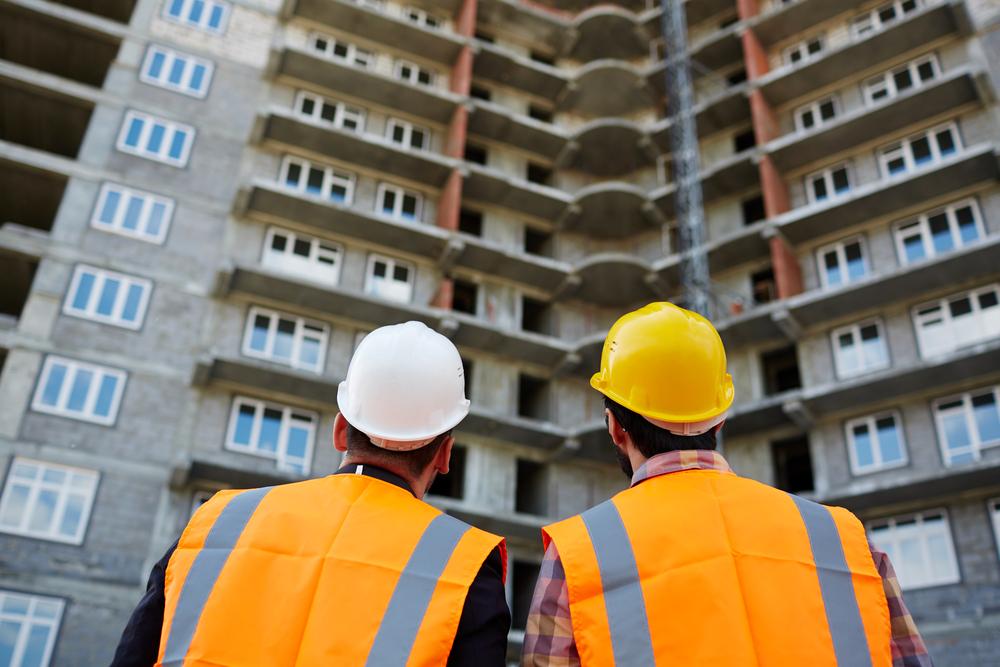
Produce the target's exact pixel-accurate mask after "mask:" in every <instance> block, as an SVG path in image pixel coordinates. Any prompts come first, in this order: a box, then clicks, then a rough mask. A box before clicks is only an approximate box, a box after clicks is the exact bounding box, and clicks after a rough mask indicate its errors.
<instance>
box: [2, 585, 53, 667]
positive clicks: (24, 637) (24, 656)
mask: <svg viewBox="0 0 1000 667" xmlns="http://www.w3.org/2000/svg"><path fill="white" fill-rule="evenodd" d="M65 606H66V603H65V602H63V601H62V600H60V599H59V598H53V597H48V596H41V595H27V594H23V593H15V592H13V591H4V590H0V627H3V628H4V629H5V632H4V633H3V634H0V656H5V659H6V660H7V662H5V663H4V664H6V665H10V667H47V665H48V664H49V661H50V660H51V659H52V649H53V647H54V646H55V641H56V635H58V633H59V624H60V622H61V621H62V615H63V609H64V608H65Z"/></svg>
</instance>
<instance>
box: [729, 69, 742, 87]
mask: <svg viewBox="0 0 1000 667" xmlns="http://www.w3.org/2000/svg"><path fill="white" fill-rule="evenodd" d="M746 80H747V70H746V68H745V67H740V68H738V69H735V70H733V71H732V72H730V73H729V74H727V75H726V83H727V84H728V85H729V87H730V88H734V87H736V86H738V85H740V84H741V83H744V82H745V81H746Z"/></svg>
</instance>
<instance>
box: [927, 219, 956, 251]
mask: <svg viewBox="0 0 1000 667" xmlns="http://www.w3.org/2000/svg"><path fill="white" fill-rule="evenodd" d="M927 224H928V226H929V227H930V229H931V239H932V240H933V242H934V250H935V252H947V251H949V250H952V249H954V247H955V241H954V239H953V238H952V237H951V227H949V225H948V216H947V215H945V214H944V213H939V214H938V215H933V216H931V217H930V219H929V220H928V221H927Z"/></svg>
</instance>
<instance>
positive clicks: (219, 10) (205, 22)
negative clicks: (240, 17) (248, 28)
mask: <svg viewBox="0 0 1000 667" xmlns="http://www.w3.org/2000/svg"><path fill="white" fill-rule="evenodd" d="M163 16H164V17H165V18H167V19H169V20H171V21H175V22H177V23H183V24H185V25H190V26H194V27H196V28H200V29H201V30H205V31H207V32H214V33H219V34H222V33H223V32H225V30H226V19H227V18H228V17H229V3H228V2H222V0H167V2H166V3H165V4H164V8H163Z"/></svg>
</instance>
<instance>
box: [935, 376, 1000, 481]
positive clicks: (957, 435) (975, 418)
mask: <svg viewBox="0 0 1000 667" xmlns="http://www.w3.org/2000/svg"><path fill="white" fill-rule="evenodd" d="M998 406H1000V387H991V388H987V389H981V390H978V391H971V392H966V393H964V394H959V395H957V396H949V397H946V398H941V399H938V400H936V401H934V419H935V422H936V423H937V429H938V442H939V443H940V445H941V456H942V458H943V459H944V463H945V465H948V466H951V465H956V464H960V463H969V462H972V461H978V460H979V459H980V458H981V456H982V450H984V449H988V448H990V447H996V446H997V445H1000V408H998Z"/></svg>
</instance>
